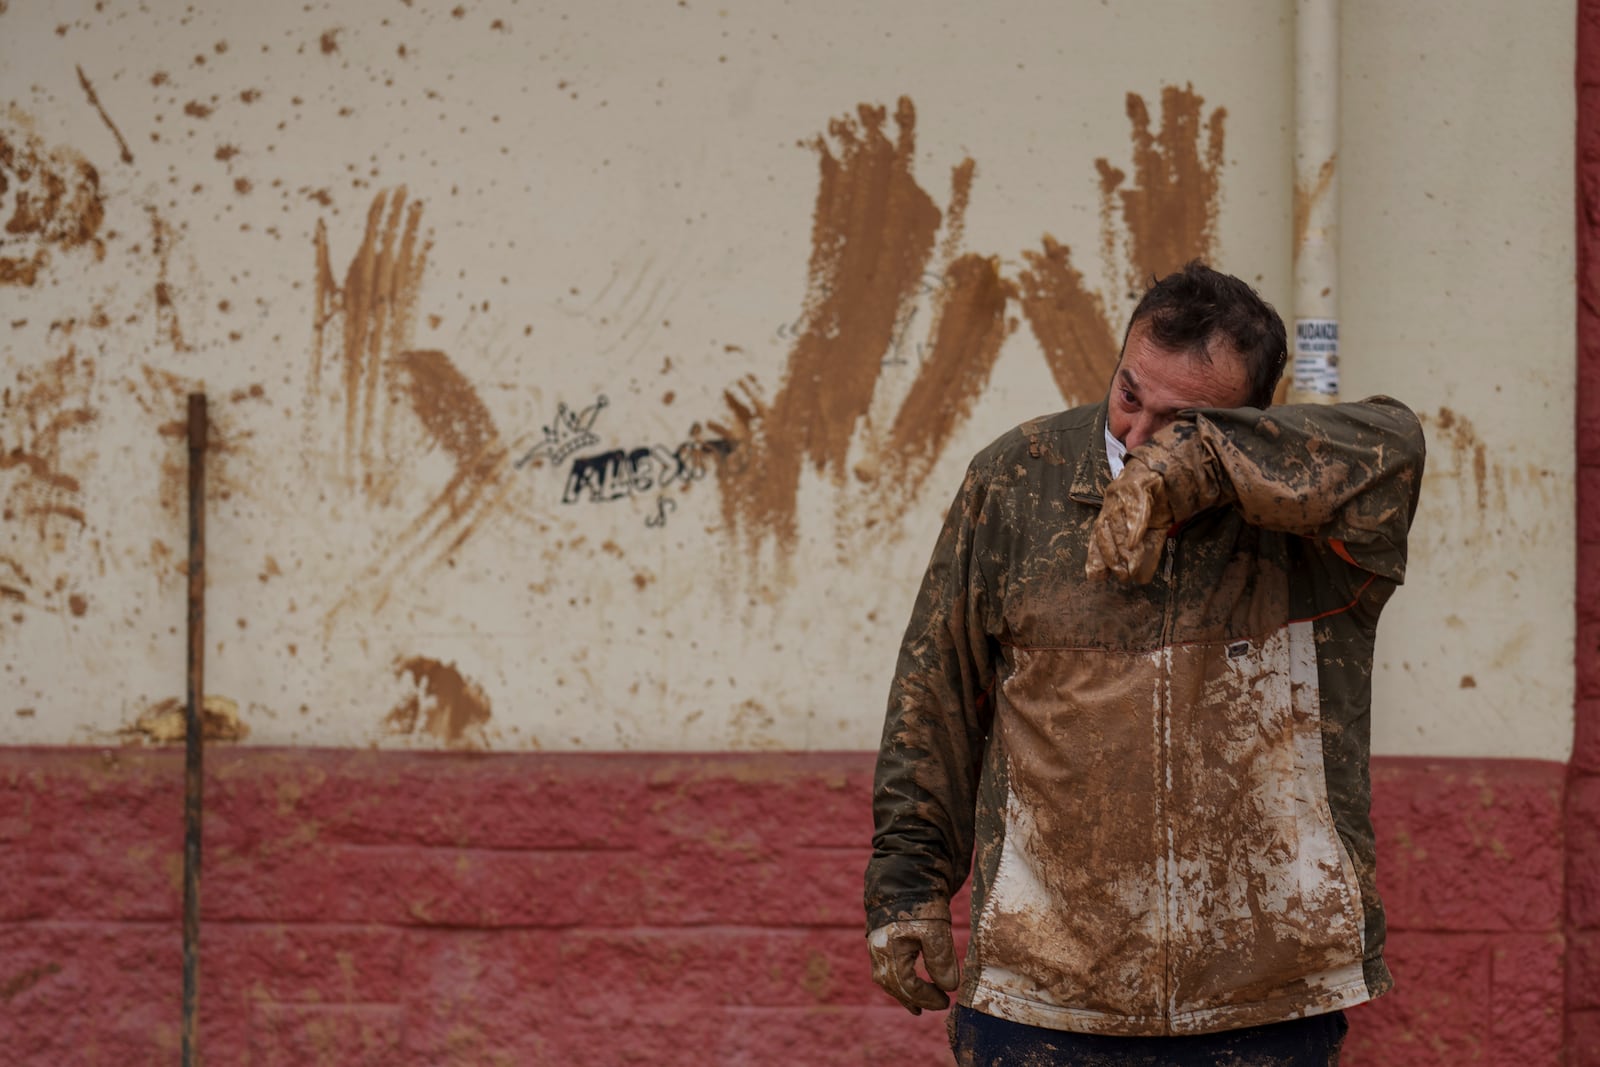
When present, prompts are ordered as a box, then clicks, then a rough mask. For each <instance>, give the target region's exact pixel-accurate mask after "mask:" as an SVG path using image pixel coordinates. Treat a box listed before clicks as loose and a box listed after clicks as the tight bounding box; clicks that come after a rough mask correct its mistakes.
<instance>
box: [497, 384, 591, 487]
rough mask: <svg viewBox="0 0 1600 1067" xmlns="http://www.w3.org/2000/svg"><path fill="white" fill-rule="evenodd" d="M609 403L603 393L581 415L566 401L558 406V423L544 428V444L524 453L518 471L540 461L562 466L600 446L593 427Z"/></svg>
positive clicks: (519, 461) (518, 462) (542, 442)
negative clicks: (575, 455)
mask: <svg viewBox="0 0 1600 1067" xmlns="http://www.w3.org/2000/svg"><path fill="white" fill-rule="evenodd" d="M608 403H609V401H608V400H606V397H605V394H604V393H602V394H600V395H599V396H598V397H596V398H595V402H594V403H593V404H590V405H589V406H588V407H586V408H584V409H582V410H581V411H573V410H572V409H571V408H569V407H567V405H566V402H565V401H562V402H561V403H559V404H557V405H556V417H555V421H554V422H552V423H551V424H550V425H548V426H545V427H543V429H544V440H542V441H540V442H539V443H538V444H536V445H534V446H533V447H532V448H530V449H528V451H526V452H524V453H523V454H522V458H521V459H519V460H517V463H516V465H517V467H518V468H521V467H525V466H527V465H528V464H529V463H532V462H534V461H535V460H538V459H540V458H541V457H543V458H546V459H548V460H549V461H550V462H551V464H553V465H554V464H560V463H561V461H562V460H564V459H566V458H567V457H568V456H570V455H572V453H574V452H576V451H577V450H578V449H580V448H588V447H589V446H590V445H597V444H599V443H600V435H599V434H597V433H595V432H594V424H595V420H596V419H598V418H599V417H600V412H601V410H602V409H603V408H604V407H605V406H606V404H608Z"/></svg>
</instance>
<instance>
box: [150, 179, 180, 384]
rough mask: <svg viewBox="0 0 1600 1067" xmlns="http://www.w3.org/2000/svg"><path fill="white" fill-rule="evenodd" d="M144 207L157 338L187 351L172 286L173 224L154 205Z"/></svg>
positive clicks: (178, 349)
mask: <svg viewBox="0 0 1600 1067" xmlns="http://www.w3.org/2000/svg"><path fill="white" fill-rule="evenodd" d="M145 210H146V211H147V212H148V213H149V215H150V254H151V255H153V256H154V257H155V259H156V286H155V291H154V296H155V303H156V337H157V339H160V338H161V337H162V336H163V335H164V336H165V338H166V341H167V343H168V344H170V345H171V346H172V350H173V351H174V352H188V351H191V349H190V347H189V344H188V343H187V342H186V341H185V340H184V339H183V324H182V323H181V322H180V321H178V306H177V304H176V303H175V301H174V297H175V296H176V291H175V290H174V289H173V287H172V247H173V243H174V237H173V230H172V224H171V223H169V222H167V220H166V219H164V218H162V217H161V213H160V212H158V211H157V210H156V209H155V208H153V207H147V208H146V209H145Z"/></svg>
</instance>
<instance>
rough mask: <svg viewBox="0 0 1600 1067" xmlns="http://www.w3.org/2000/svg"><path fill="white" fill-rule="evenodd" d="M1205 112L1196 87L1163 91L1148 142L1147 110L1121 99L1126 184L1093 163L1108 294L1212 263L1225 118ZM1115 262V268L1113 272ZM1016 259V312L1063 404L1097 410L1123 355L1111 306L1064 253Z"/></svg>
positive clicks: (1114, 170) (1050, 250)
mask: <svg viewBox="0 0 1600 1067" xmlns="http://www.w3.org/2000/svg"><path fill="white" fill-rule="evenodd" d="M1204 105H1205V100H1204V98H1203V97H1201V96H1200V95H1199V94H1198V93H1196V92H1195V91H1194V88H1193V86H1186V87H1184V88H1182V89H1179V88H1178V87H1176V86H1171V85H1169V86H1164V87H1163V88H1162V90H1161V127H1160V129H1159V131H1156V132H1152V131H1151V126H1150V121H1151V120H1150V109H1149V106H1148V104H1146V102H1145V100H1144V98H1143V97H1142V96H1140V95H1139V94H1137V93H1129V94H1128V96H1127V108H1126V110H1127V116H1128V120H1129V122H1130V124H1131V125H1132V130H1131V136H1132V141H1133V153H1132V162H1131V166H1132V170H1133V177H1134V180H1133V184H1132V185H1127V184H1126V183H1127V180H1128V175H1127V172H1125V171H1123V170H1122V169H1120V168H1118V167H1116V166H1113V165H1112V163H1111V161H1110V160H1109V159H1107V158H1105V157H1101V158H1099V159H1096V160H1095V171H1096V173H1097V174H1098V176H1099V194H1100V233H1101V239H1100V253H1101V258H1102V261H1103V266H1104V268H1105V271H1106V275H1105V277H1106V281H1107V283H1108V288H1109V289H1110V290H1112V291H1116V290H1117V289H1119V288H1120V289H1122V290H1123V291H1125V292H1127V293H1130V294H1136V293H1141V292H1143V291H1144V288H1145V286H1146V285H1147V284H1148V283H1149V281H1150V279H1151V278H1152V277H1162V276H1164V275H1166V274H1169V273H1171V272H1172V271H1173V270H1176V269H1177V268H1179V267H1181V266H1182V265H1183V264H1184V263H1186V262H1188V261H1189V260H1191V259H1194V258H1196V257H1200V258H1202V259H1213V258H1215V256H1216V253H1217V217H1218V214H1219V212H1220V208H1221V203H1220V198H1221V191H1222V184H1221V174H1222V162H1223V146H1224V141H1225V125H1226V120H1227V111H1226V110H1225V109H1223V108H1216V109H1214V110H1213V111H1212V112H1211V114H1210V116H1209V117H1205V116H1204ZM1202 130H1203V131H1204V135H1205V140H1204V144H1203V145H1202V143H1201V133H1202ZM1119 253H1120V256H1121V259H1122V263H1121V265H1120V266H1118V265H1116V264H1114V262H1113V261H1114V260H1116V259H1117V258H1118V255H1119ZM1023 258H1024V259H1025V260H1026V261H1027V268H1026V269H1025V270H1024V271H1023V272H1022V274H1021V277H1020V282H1021V287H1022V293H1023V298H1022V306H1023V312H1024V314H1026V315H1027V318H1028V325H1029V326H1030V327H1031V328H1032V330H1033V334H1034V337H1035V338H1036V339H1037V340H1038V342H1039V346H1040V348H1041V349H1043V351H1044V354H1045V360H1046V362H1047V363H1048V364H1049V365H1050V373H1051V375H1052V376H1053V377H1054V378H1055V381H1056V386H1057V388H1059V389H1060V390H1061V395H1062V396H1063V397H1064V398H1065V399H1066V400H1067V402H1068V403H1085V402H1089V401H1093V400H1098V399H1099V398H1100V397H1101V396H1102V395H1103V394H1104V393H1105V390H1106V387H1107V385H1108V383H1109V382H1110V380H1111V372H1112V370H1113V369H1114V368H1115V367H1116V362H1117V354H1118V352H1119V351H1120V350H1121V347H1122V341H1121V322H1120V316H1118V315H1114V314H1113V310H1112V309H1113V308H1114V307H1117V306H1118V302H1117V301H1116V300H1115V299H1109V300H1108V299H1107V297H1106V296H1104V295H1102V292H1101V291H1096V290H1093V289H1091V288H1090V287H1089V286H1088V284H1087V283H1086V282H1085V280H1084V277H1083V274H1082V273H1081V272H1080V271H1079V270H1078V269H1077V268H1076V267H1075V266H1074V265H1073V262H1072V252H1071V249H1070V248H1069V247H1068V246H1066V245H1063V244H1061V243H1060V242H1058V241H1056V240H1055V239H1054V238H1052V237H1050V236H1049V235H1048V234H1046V235H1045V237H1044V242H1043V251H1042V252H1039V251H1033V250H1029V251H1026V252H1024V253H1023Z"/></svg>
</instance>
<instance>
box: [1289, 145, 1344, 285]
mask: <svg viewBox="0 0 1600 1067" xmlns="http://www.w3.org/2000/svg"><path fill="white" fill-rule="evenodd" d="M1338 164H1339V156H1338V153H1334V154H1333V155H1331V156H1329V157H1328V158H1327V159H1326V160H1324V161H1323V164H1322V166H1321V167H1319V168H1317V176H1316V178H1314V179H1313V180H1312V181H1311V183H1310V185H1307V184H1306V183H1304V182H1299V181H1297V182H1295V183H1294V258H1295V260H1296V261H1298V260H1299V259H1300V250H1301V249H1302V248H1304V247H1305V244H1306V236H1307V235H1308V234H1309V233H1310V232H1311V212H1312V211H1313V210H1315V209H1316V206H1317V202H1318V201H1320V200H1321V199H1322V198H1323V197H1324V196H1327V195H1328V189H1329V187H1330V186H1331V185H1332V184H1333V174H1334V168H1335V167H1337V166H1338Z"/></svg>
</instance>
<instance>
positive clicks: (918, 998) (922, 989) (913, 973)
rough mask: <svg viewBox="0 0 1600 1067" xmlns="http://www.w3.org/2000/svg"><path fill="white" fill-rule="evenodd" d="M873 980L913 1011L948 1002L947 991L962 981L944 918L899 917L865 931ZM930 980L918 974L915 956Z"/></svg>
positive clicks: (940, 1006) (946, 1006) (953, 945)
mask: <svg viewBox="0 0 1600 1067" xmlns="http://www.w3.org/2000/svg"><path fill="white" fill-rule="evenodd" d="M867 948H868V950H869V951H870V952H871V953H872V980H873V981H874V982H877V983H878V984H879V985H880V986H882V987H883V988H884V991H885V992H887V993H888V994H889V995H890V996H891V997H893V998H894V999H896V1000H898V1001H899V1002H900V1003H901V1004H904V1005H905V1007H906V1010H907V1011H909V1012H910V1013H911V1014H912V1015H921V1014H922V1010H923V1009H924V1008H927V1009H928V1010H930V1011H937V1010H939V1009H941V1008H948V1007H949V1006H950V997H949V992H950V991H951V990H954V989H955V987H956V985H957V984H958V983H959V982H960V981H961V975H960V971H959V969H958V968H957V967H956V943H955V939H954V938H952V937H951V936H950V923H949V921H948V920H946V919H901V920H899V921H897V922H892V923H889V924H888V925H887V926H880V927H878V928H877V929H876V930H874V931H872V933H870V934H868V935H867ZM918 955H921V956H922V962H923V966H925V967H927V969H928V977H929V978H932V979H933V984H931V985H930V984H929V983H928V982H926V981H924V980H923V978H922V976H921V975H919V974H917V956H918Z"/></svg>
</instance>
